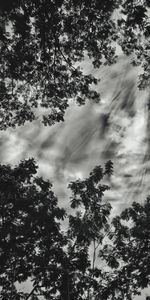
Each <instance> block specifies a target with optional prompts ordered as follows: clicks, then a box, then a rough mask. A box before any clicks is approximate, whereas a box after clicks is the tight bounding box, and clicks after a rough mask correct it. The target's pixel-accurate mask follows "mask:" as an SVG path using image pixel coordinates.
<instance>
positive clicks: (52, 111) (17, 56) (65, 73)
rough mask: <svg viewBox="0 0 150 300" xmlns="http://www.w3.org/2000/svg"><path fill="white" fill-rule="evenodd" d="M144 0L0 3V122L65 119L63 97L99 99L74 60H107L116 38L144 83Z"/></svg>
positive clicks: (147, 28)
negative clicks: (140, 69) (39, 116)
mask: <svg viewBox="0 0 150 300" xmlns="http://www.w3.org/2000/svg"><path fill="white" fill-rule="evenodd" d="M149 9H150V3H149V0H141V1H137V0H107V1H99V0H92V1H88V0H79V1H78V0H70V1H68V0H31V1H28V0H25V1H23V0H13V1H10V0H7V1H1V4H0V15H1V16H0V40H1V43H0V94H1V103H0V128H1V129H6V128H7V127H9V126H10V127H14V126H15V125H21V124H24V123H25V122H26V121H33V120H34V119H35V118H36V117H37V114H36V111H37V109H38V107H41V108H43V117H42V121H43V123H44V124H45V125H52V124H54V123H55V122H59V121H63V119H64V114H65V111H66V109H67V107H68V105H69V100H70V99H74V100H75V101H76V102H77V103H78V104H79V105H81V104H84V103H85V101H86V100H87V99H89V100H92V101H96V102H97V101H99V99H100V96H99V94H98V93H97V92H96V91H95V89H94V85H95V84H97V82H98V80H97V79H96V78H95V77H94V76H92V75H91V74H89V75H85V74H84V73H83V71H82V69H81V68H80V62H81V61H82V60H84V58H85V55H88V57H89V58H90V59H91V61H92V63H93V66H94V67H95V68H99V67H100V66H101V65H102V64H108V65H110V64H112V63H114V62H115V61H116V59H117V52H116V45H120V47H121V49H122V51H123V52H124V53H125V54H126V55H131V54H133V57H132V62H133V63H134V64H135V65H138V64H141V65H142V67H143V70H144V71H143V74H142V75H141V78H140V83H139V86H140V87H141V88H142V87H145V86H148V85H149V34H150V23H149Z"/></svg>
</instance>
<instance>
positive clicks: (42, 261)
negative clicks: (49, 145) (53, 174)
mask: <svg viewBox="0 0 150 300" xmlns="http://www.w3.org/2000/svg"><path fill="white" fill-rule="evenodd" d="M112 167H113V166H112V162H111V161H109V162H107V163H106V165H105V169H103V168H102V167H101V166H97V167H95V168H94V169H93V171H92V172H91V173H90V174H89V177H88V178H85V179H84V180H81V179H79V180H76V181H74V182H71V183H70V184H69V188H70V189H71V191H72V196H71V202H70V208H71V213H70V214H67V213H66V212H65V210H64V209H61V208H59V206H58V203H57V198H56V196H55V195H54V193H53V191H52V185H51V183H50V182H49V181H47V180H43V179H42V178H41V177H39V176H38V175H37V166H36V164H35V161H34V160H33V159H28V160H25V161H21V162H20V164H19V165H18V166H16V167H14V168H12V167H11V166H9V165H0V299H1V300H6V299H8V300H9V299H11V300H27V299H30V300H31V299H32V300H33V299H34V300H35V299H36V300H37V299H39V296H42V297H43V299H57V300H60V299H61V300H84V299H86V300H98V299H104V300H117V299H120V300H121V299H124V298H126V299H129V300H131V299H133V296H134V295H136V294H140V291H141V289H143V288H145V287H147V286H148V285H149V283H150V257H149V253H150V243H149V240H150V213H149V212H150V198H149V197H148V198H147V200H146V202H145V203H144V204H138V203H136V202H134V203H133V204H132V206H131V207H130V208H128V209H126V210H124V211H123V212H122V213H121V215H120V216H116V217H114V218H113V219H112V221H111V219H110V211H111V205H110V204H109V203H107V202H106V200H105V201H104V200H103V196H104V193H105V191H107V190H108V189H109V187H108V186H107V185H105V184H102V180H103V179H104V177H105V176H110V174H112ZM108 178H109V177H107V180H108ZM64 219H65V220H68V222H67V223H68V226H67V227H64V225H63V226H62V221H63V220H64ZM65 223H66V222H65ZM62 228H63V229H62ZM27 280H30V281H31V282H32V285H33V288H32V289H31V291H30V292H27V291H26V292H25V291H23V290H22V291H21V284H22V283H23V282H26V281H27ZM19 284H20V288H19V289H18V286H19Z"/></svg>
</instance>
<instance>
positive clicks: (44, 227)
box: [0, 159, 65, 300]
mask: <svg viewBox="0 0 150 300" xmlns="http://www.w3.org/2000/svg"><path fill="white" fill-rule="evenodd" d="M36 172H37V166H36V165H35V162H34V160H33V159H29V160H25V161H23V162H21V163H20V164H19V165H18V166H17V167H15V168H11V167H10V166H5V165H0V287H1V293H0V299H3V300H5V299H11V300H13V299H14V300H16V299H18V300H19V299H28V295H27V294H25V293H18V292H17V288H16V286H17V285H18V284H19V283H22V282H24V281H26V280H27V279H28V278H30V279H31V280H32V282H33V287H34V291H40V289H41V287H42V286H45V287H46V289H47V292H49V283H48V282H49V281H50V282H51V290H52V292H51V293H55V289H57V287H56V286H57V279H58V277H59V264H60V261H61V260H62V257H63V245H64V244H65V239H64V237H63V235H62V233H61V230H60V224H59V222H60V221H59V220H62V219H63V218H64V216H65V212H64V210H63V209H60V208H59V207H58V206H57V198H56V197H55V196H54V193H53V192H52V189H51V187H52V186H51V184H50V182H48V181H44V180H43V179H42V178H40V177H38V176H34V174H36ZM55 285H56V286H55ZM34 299H36V298H34ZM45 299H47V298H45Z"/></svg>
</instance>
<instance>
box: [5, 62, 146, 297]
mask: <svg viewBox="0 0 150 300" xmlns="http://www.w3.org/2000/svg"><path fill="white" fill-rule="evenodd" d="M82 67H83V69H84V71H85V72H86V73H92V74H95V75H96V76H97V77H98V78H101V81H100V83H99V85H98V86H97V89H98V90H99V91H100V92H101V102H100V103H99V104H93V103H90V102H88V103H87V104H86V105H85V106H82V107H78V106H77V105H76V104H75V103H73V102H72V103H71V105H70V108H69V109H68V110H67V113H66V118H65V122H64V123H60V124H57V125H54V126H52V127H44V126H43V125H41V124H40V123H39V122H38V121H36V122H33V123H31V124H26V125H25V126H22V127H19V128H16V129H9V130H7V131H5V132H1V133H0V155H1V162H2V163H11V164H16V163H18V162H19V160H20V159H23V158H28V157H35V158H36V160H37V163H38V165H39V172H40V174H41V175H42V176H44V177H45V178H49V179H50V180H51V181H52V182H53V184H54V189H55V192H56V194H57V195H58V197H59V199H60V203H61V205H62V206H64V207H65V208H66V209H67V208H68V201H69V200H68V190H67V185H68V183H69V181H71V180H74V179H76V178H79V177H80V178H82V177H85V176H88V173H89V172H90V171H91V170H92V168H94V166H96V165H98V164H101V165H104V163H105V162H106V161H107V160H108V159H111V160H112V161H113V162H114V175H113V177H112V179H111V182H110V185H111V190H110V192H108V193H107V194H106V196H105V197H106V200H108V201H111V204H112V206H113V213H117V212H119V211H120V210H122V209H123V208H124V207H126V206H129V204H130V203H131V202H132V201H134V200H135V201H140V202H143V201H144V199H145V197H146V196H147V195H148V194H150V191H149V184H148V182H149V171H150V169H149V168H150V163H149V136H148V134H149V123H148V109H147V101H148V99H149V91H148V90H147V91H139V90H138V88H137V82H138V73H139V71H140V70H139V69H138V68H135V67H132V66H131V65H130V64H129V62H128V60H127V59H126V58H124V57H120V59H119V62H118V63H116V64H115V65H113V66H111V67H105V68H102V69H101V70H93V68H92V66H91V64H90V63H89V62H88V61H86V62H84V63H83V65H82ZM144 294H145V293H144ZM142 297H143V296H142ZM142 297H138V298H139V299H143V298H142ZM138 298H137V299H138Z"/></svg>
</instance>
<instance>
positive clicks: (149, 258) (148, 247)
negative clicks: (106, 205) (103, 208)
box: [101, 197, 150, 300]
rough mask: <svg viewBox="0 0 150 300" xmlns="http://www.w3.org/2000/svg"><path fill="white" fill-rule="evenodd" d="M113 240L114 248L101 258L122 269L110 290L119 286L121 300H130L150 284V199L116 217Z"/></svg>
mask: <svg viewBox="0 0 150 300" xmlns="http://www.w3.org/2000/svg"><path fill="white" fill-rule="evenodd" d="M109 237H110V240H111V246H110V243H106V245H105V246H104V248H103V250H102V251H101V256H102V257H103V259H105V260H106V262H107V263H108V264H109V265H110V262H111V258H113V260H114V262H115V264H116V263H118V264H119V265H120V268H119V271H118V272H115V276H114V277H113V280H112V281H111V282H110V286H111V288H113V286H114V285H115V284H118V287H119V291H118V296H120V299H122V294H123V295H124V296H125V297H126V299H129V300H130V299H132V296H133V295H136V294H140V291H141V289H144V288H146V287H148V286H149V284H150V243H149V241H150V198H149V197H148V198H147V200H146V201H145V202H144V204H139V203H136V202H133V204H132V206H131V207H129V208H127V209H125V210H124V211H123V212H122V213H121V215H120V216H116V217H115V218H114V219H113V220H112V228H111V231H110V233H109ZM114 262H113V265H112V267H115V264H114ZM112 299H113V298H112ZM114 299H116V298H114ZM117 299H118V298H117Z"/></svg>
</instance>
